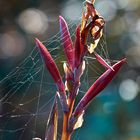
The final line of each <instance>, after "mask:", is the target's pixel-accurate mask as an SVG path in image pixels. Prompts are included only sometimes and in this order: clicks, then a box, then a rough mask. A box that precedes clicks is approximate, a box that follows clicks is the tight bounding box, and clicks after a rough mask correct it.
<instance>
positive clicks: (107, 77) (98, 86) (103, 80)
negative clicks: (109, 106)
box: [74, 59, 126, 117]
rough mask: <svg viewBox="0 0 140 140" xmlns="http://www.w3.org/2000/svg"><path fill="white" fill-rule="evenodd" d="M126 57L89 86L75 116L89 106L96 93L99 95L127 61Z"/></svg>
mask: <svg viewBox="0 0 140 140" xmlns="http://www.w3.org/2000/svg"><path fill="white" fill-rule="evenodd" d="M125 61H126V59H122V60H120V61H119V62H118V63H116V64H114V65H113V66H112V68H113V69H114V71H112V70H111V69H108V70H107V71H106V72H104V73H103V74H102V75H101V76H100V77H99V78H98V79H97V80H96V81H95V82H94V83H93V85H92V86H91V87H90V88H89V90H88V91H87V92H86V94H85V95H84V97H83V98H82V99H81V100H80V102H79V104H78V105H77V107H76V109H75V111H74V116H76V117H77V116H79V115H80V114H81V113H82V111H83V110H84V109H85V108H86V107H87V106H88V104H89V103H90V102H91V101H92V99H94V97H95V96H96V95H98V94H99V93H100V92H101V91H102V90H103V89H104V88H105V87H106V86H107V85H108V84H109V82H110V81H111V80H112V79H113V77H114V76H115V75H116V74H117V72H118V71H119V70H120V68H121V67H122V65H123V64H124V63H125Z"/></svg>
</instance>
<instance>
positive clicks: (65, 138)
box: [61, 112, 71, 140]
mask: <svg viewBox="0 0 140 140" xmlns="http://www.w3.org/2000/svg"><path fill="white" fill-rule="evenodd" d="M68 124H69V112H68V113H64V114H63V130H62V137H61V140H70V138H71V133H70V132H69V131H68Z"/></svg>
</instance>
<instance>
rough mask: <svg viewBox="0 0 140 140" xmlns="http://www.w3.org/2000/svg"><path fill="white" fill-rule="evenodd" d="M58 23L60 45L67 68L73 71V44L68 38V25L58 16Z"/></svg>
mask: <svg viewBox="0 0 140 140" xmlns="http://www.w3.org/2000/svg"><path fill="white" fill-rule="evenodd" d="M59 23H60V33H61V38H62V43H63V47H64V52H65V55H66V57H67V61H68V64H69V66H70V67H71V68H72V69H73V66H74V64H73V63H74V61H73V59H74V48H73V43H72V40H71V37H70V33H69V30H68V25H67V23H66V21H65V19H64V18H63V17H62V16H59Z"/></svg>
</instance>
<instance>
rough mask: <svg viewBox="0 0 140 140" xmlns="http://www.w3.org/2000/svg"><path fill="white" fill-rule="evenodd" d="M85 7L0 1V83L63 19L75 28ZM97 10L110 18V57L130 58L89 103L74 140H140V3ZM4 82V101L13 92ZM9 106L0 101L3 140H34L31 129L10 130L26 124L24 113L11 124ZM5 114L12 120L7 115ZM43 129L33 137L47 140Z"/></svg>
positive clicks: (78, 1) (100, 3)
mask: <svg viewBox="0 0 140 140" xmlns="http://www.w3.org/2000/svg"><path fill="white" fill-rule="evenodd" d="M83 5H84V1H82V0H65V1H64V0H51V1H49V0H22V1H19V0H10V1H9V0H0V7H1V8H0V80H3V79H4V78H5V77H6V75H7V74H8V73H9V72H10V71H11V70H12V69H14V68H16V66H17V65H18V64H19V63H20V62H21V61H22V60H23V59H25V58H27V57H28V56H29V54H30V52H31V51H32V50H33V48H34V46H35V44H34V38H35V37H37V38H39V39H40V40H46V39H49V38H50V37H52V36H54V35H55V34H56V33H57V32H59V23H58V16H59V15H63V16H64V17H65V18H66V19H67V20H68V21H70V22H72V23H73V25H74V24H76V23H77V22H78V21H79V20H80V17H79V16H80V14H81V11H82V7H83ZM95 6H96V8H97V10H98V11H99V13H100V14H101V15H103V17H104V18H105V20H106V26H105V38H106V40H105V41H106V43H107V46H108V52H109V56H110V58H111V59H113V60H118V59H120V58H123V57H126V58H127V64H126V65H125V66H124V67H123V69H122V70H121V72H120V73H119V74H118V76H117V78H116V79H115V80H113V82H112V83H111V84H110V86H108V87H107V88H106V89H105V90H104V91H103V92H102V94H101V95H99V96H98V97H97V98H96V100H94V102H93V103H92V104H91V105H90V107H89V108H88V110H87V112H86V115H85V117H84V120H85V121H84V125H83V126H82V128H81V129H80V130H79V129H78V130H77V132H76V134H75V135H74V137H73V139H76V140H93V139H96V140H140V94H139V93H140V1H139V0H96V4H95ZM74 27H75V26H74ZM73 30H74V29H73ZM57 56H58V55H57ZM28 66H30V64H28ZM0 84H1V85H0V87H1V88H3V89H5V90H4V91H3V90H2V91H1V92H0V94H1V95H0V97H1V98H2V97H3V96H4V95H5V93H6V92H7V91H9V90H10V89H7V86H6V85H3V84H2V83H0ZM28 84H29V83H28ZM27 87H28V86H27ZM8 88H9V87H8ZM34 92H35V91H34ZM18 98H19V96H17V98H16V97H15V98H14V100H18ZM27 101H28V100H27ZM9 102H10V101H9ZM13 104H14V103H12V105H13ZM5 106H6V107H5ZM32 106H33V105H28V106H27V107H26V108H28V109H29V108H32ZM9 108H11V106H9V105H7V104H5V103H2V102H0V121H1V124H0V139H1V140H14V139H17V140H18V139H21V140H23V139H26V140H30V139H32V135H30V134H29V133H32V129H33V128H30V129H29V131H28V132H29V133H27V132H26V134H24V136H21V135H20V132H21V131H20V130H19V131H10V129H12V127H13V128H14V125H16V123H17V122H18V127H17V128H21V126H20V125H21V124H20V121H21V120H22V123H23V124H25V122H24V118H22V119H21V120H20V121H19V118H21V114H22V113H23V111H21V110H20V111H21V112H20V111H18V113H19V116H20V117H19V118H16V117H15V119H14V121H12V123H11V119H10V118H9V117H10V112H11V111H7V110H8V109H9ZM11 110H14V109H13V108H12V109H11ZM7 112H8V113H7ZM5 113H7V114H8V115H9V117H8V116H6V115H3V114H5ZM12 113H13V112H12ZM12 113H11V114H12ZM60 118H61V117H60ZM8 123H9V126H6V124H8ZM3 126H6V127H3ZM24 127H25V126H24ZM40 127H41V126H40ZM17 128H16V129H17ZM27 130H28V128H27ZM44 131H45V127H44V126H43V128H42V129H41V132H40V131H38V132H37V133H36V132H34V136H37V137H41V138H43V134H44V133H45V132H44ZM39 132H40V134H39Z"/></svg>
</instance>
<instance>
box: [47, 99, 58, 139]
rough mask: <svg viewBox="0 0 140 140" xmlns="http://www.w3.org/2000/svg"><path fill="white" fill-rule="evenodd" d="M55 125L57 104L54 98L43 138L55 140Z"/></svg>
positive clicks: (56, 123) (56, 121) (56, 122)
mask: <svg viewBox="0 0 140 140" xmlns="http://www.w3.org/2000/svg"><path fill="white" fill-rule="evenodd" d="M57 125H58V105H57V100H56V98H55V101H54V104H53V107H52V110H51V114H50V116H49V119H48V123H47V126H48V128H47V130H46V134H45V140H57Z"/></svg>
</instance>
